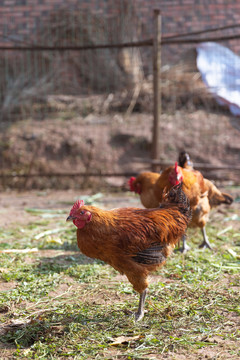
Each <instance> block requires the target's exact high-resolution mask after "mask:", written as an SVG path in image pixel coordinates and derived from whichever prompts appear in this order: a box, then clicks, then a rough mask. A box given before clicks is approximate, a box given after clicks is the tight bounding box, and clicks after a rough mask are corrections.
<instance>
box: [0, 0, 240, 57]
mask: <svg viewBox="0 0 240 360" xmlns="http://www.w3.org/2000/svg"><path fill="white" fill-rule="evenodd" d="M121 3H122V4H124V3H123V1H122V2H121V1H120V2H118V3H117V4H116V1H114V0H1V2H0V45H11V44H14V43H15V44H16V43H18V44H19V42H20V43H21V41H25V42H26V41H27V42H28V43H31V42H32V40H31V39H32V38H33V36H32V35H33V34H34V33H35V31H36V29H37V27H38V26H39V24H42V23H43V22H44V20H45V19H47V18H49V16H50V15H51V14H52V13H54V12H55V13H56V12H58V11H60V10H63V9H65V10H67V11H71V10H77V9H78V10H79V9H85V10H86V9H89V10H91V12H108V13H109V12H110V13H111V12H112V13H113V12H115V13H116V12H119V11H121ZM119 4H120V5H119ZM134 4H135V5H136V9H137V12H138V13H139V16H140V17H141V19H142V20H143V22H144V23H145V24H146V27H147V28H148V29H149V32H150V33H151V25H152V11H153V9H154V8H160V9H161V12H162V24H163V26H162V29H163V34H168V35H173V34H177V33H185V32H192V31H196V30H203V29H208V28H211V27H213V28H214V27H218V26H225V25H232V24H236V23H240V1H237V0H228V1H226V0H134ZM234 33H235V34H237V33H240V29H239V30H238V29H235V30H231V31H230V30H228V31H225V32H224V34H225V35H229V34H234ZM215 35H216V34H215ZM218 35H220V33H219V34H218ZM209 36H210V35H209ZM223 45H227V46H229V47H230V48H231V50H233V51H235V52H236V53H238V54H240V41H239V40H231V41H229V42H226V43H223ZM189 47H193V45H188V46H187V45H184V46H183V45H179V46H177V45H174V46H173V45H172V46H167V47H164V49H163V58H164V62H169V61H170V62H171V61H173V60H177V59H178V57H179V55H181V53H182V52H183V51H185V50H186V49H187V48H189Z"/></svg>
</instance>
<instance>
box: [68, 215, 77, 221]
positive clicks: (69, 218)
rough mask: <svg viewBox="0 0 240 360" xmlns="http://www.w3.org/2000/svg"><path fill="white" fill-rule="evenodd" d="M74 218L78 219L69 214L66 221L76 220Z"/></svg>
mask: <svg viewBox="0 0 240 360" xmlns="http://www.w3.org/2000/svg"><path fill="white" fill-rule="evenodd" d="M74 219H76V218H75V217H74V216H68V217H67V219H66V221H72V220H74Z"/></svg>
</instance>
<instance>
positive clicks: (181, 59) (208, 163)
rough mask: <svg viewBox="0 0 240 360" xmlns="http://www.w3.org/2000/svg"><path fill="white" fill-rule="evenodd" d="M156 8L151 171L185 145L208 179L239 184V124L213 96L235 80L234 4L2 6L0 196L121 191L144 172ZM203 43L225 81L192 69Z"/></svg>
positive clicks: (237, 15)
mask: <svg viewBox="0 0 240 360" xmlns="http://www.w3.org/2000/svg"><path fill="white" fill-rule="evenodd" d="M154 9H160V10H161V23H162V24H161V33H160V36H161V46H160V50H159V53H160V56H161V72H160V76H159V80H160V92H161V116H160V117H159V125H158V128H159V156H158V160H159V162H158V164H157V166H158V169H157V170H158V171H160V170H161V169H163V168H164V167H165V166H167V165H168V164H173V163H174V162H175V160H177V157H178V152H179V151H180V150H182V149H185V150H187V151H188V152H189V153H190V155H191V159H192V160H193V162H194V165H195V168H199V169H200V170H201V171H202V173H203V174H204V176H206V177H208V178H210V179H214V180H218V181H227V182H230V183H234V184H236V183H237V184H239V173H240V161H239V160H240V141H239V138H240V136H239V135H240V118H239V115H238V114H236V113H233V112H232V111H231V107H229V103H231V101H229V100H225V99H222V98H221V97H219V96H218V95H216V93H218V90H219V89H218V88H217V87H219V86H221V89H220V90H222V89H223V90H226V88H229V87H230V88H231V90H232V89H234V91H235V90H236V91H237V90H238V86H239V84H240V81H239V79H238V77H239V78H240V74H239V73H237V72H236V70H234V69H236V68H237V67H238V66H239V67H240V58H238V56H237V55H238V54H239V51H240V42H239V38H240V12H239V10H240V4H239V3H238V2H236V1H235V0H229V1H228V2H223V1H221V0H215V1H212V0H209V1H207V2H205V1H201V2H200V1H198V0H191V1H189V0H181V1H180V0H179V1H178V0H174V1H163V0H158V1H156V0H148V1H146V0H136V1H133V0H132V1H131V0H115V1H113V0H105V1H104V0H85V1H83V0H82V1H76V0H68V1H67V2H66V1H63V0H52V1H44V0H38V1H34V2H33V1H31V0H8V1H6V0H3V1H2V2H1V5H0V11H1V14H2V15H1V20H0V128H1V133H0V164H1V166H0V189H1V190H5V189H9V188H13V189H18V190H23V189H24V190H26V189H30V188H31V189H44V188H54V189H67V188H84V187H85V188H86V187H87V188H92V189H94V190H96V189H100V188H107V189H108V188H111V189H114V188H119V187H120V188H121V187H124V186H125V183H126V178H127V177H128V176H129V175H134V174H136V173H138V172H140V171H143V170H149V169H151V168H152V155H151V151H152V139H153V99H154V89H153V80H154V73H153V38H154V17H153V12H154ZM207 42H211V43H214V45H215V44H218V46H219V47H217V50H218V58H221V56H219V53H220V54H221V51H222V54H223V56H222V58H223V65H222V66H221V64H220V66H213V67H212V68H211V69H210V75H211V77H212V78H213V79H218V78H219V77H220V78H221V79H222V76H221V74H222V72H224V79H225V80H226V79H227V80H226V81H227V85H226V83H221V85H219V86H218V85H217V84H218V83H216V84H215V85H214V86H215V88H213V87H211V86H210V85H209V86H208V85H207V84H206V78H207V77H206V76H205V77H204V74H203V73H202V72H201V71H200V70H199V66H198V56H199V54H200V53H199V49H201V46H202V44H205V43H207ZM226 48H227V49H229V50H231V51H232V52H233V53H234V54H235V55H236V56H235V57H233V58H232V57H230V56H228V53H227V55H226ZM213 54H214V52H213ZM210 56H211V55H210ZM226 58H228V63H226V62H225V60H226ZM231 59H233V60H231ZM238 59H239V62H238ZM209 61H210V60H209ZM211 61H212V60H211ZM212 62H213V61H212ZM233 62H234V63H233ZM229 64H230V65H229ZM213 65H214V62H213ZM232 69H233V70H232ZM234 71H235V72H234ZM205 75H206V74H205ZM237 95H238V93H237ZM230 105H231V104H230ZM234 106H235V103H234Z"/></svg>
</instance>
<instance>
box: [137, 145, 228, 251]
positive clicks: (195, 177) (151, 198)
mask: <svg viewBox="0 0 240 360" xmlns="http://www.w3.org/2000/svg"><path fill="white" fill-rule="evenodd" d="M178 160H179V165H181V166H178V164H177V163H175V166H170V167H168V168H167V169H165V170H164V171H163V172H162V173H161V174H160V175H158V174H156V173H150V172H145V173H141V174H139V175H138V177H137V178H136V179H135V181H133V182H132V183H133V184H134V186H135V188H134V187H132V190H134V191H136V192H138V193H139V194H140V199H141V202H142V204H143V206H145V207H146V208H152V207H156V206H157V204H158V203H160V202H161V201H162V196H163V192H164V189H165V190H167V191H169V190H170V189H171V187H172V186H173V185H176V184H178V183H180V182H182V189H183V191H184V192H185V194H186V195H187V196H188V198H189V200H190V206H191V209H192V221H191V222H190V224H189V226H190V227H198V228H200V229H201V232H202V234H203V242H202V243H201V244H200V247H201V248H209V249H211V245H210V243H209V240H208V238H207V234H206V230H205V225H206V223H207V221H208V219H209V212H210V209H211V208H212V207H214V206H218V205H220V204H231V203H232V201H233V198H232V197H231V196H230V195H229V194H226V193H222V192H221V191H219V190H218V189H217V187H216V186H215V185H214V184H213V183H212V182H211V181H209V180H207V179H205V178H204V177H203V175H202V174H201V172H200V171H197V170H195V169H194V168H193V164H192V162H191V160H190V156H189V154H188V153H186V152H185V151H181V152H180V153H179V157H178ZM151 174H154V177H153V178H152V180H151V181H150V180H149V179H151ZM137 179H138V180H137ZM188 249H189V247H188V246H187V244H186V238H185V237H184V238H183V248H182V251H183V252H185V251H187V250H188Z"/></svg>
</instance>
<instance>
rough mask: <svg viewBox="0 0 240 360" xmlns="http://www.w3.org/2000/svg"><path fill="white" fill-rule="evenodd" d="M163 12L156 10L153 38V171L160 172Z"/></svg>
mask: <svg viewBox="0 0 240 360" xmlns="http://www.w3.org/2000/svg"><path fill="white" fill-rule="evenodd" d="M160 74H161V12H160V10H154V37H153V128H152V154H151V155H152V156H151V159H152V171H158V165H157V164H156V163H154V162H156V161H159V149H160V144H159V125H160V114H161V80H160Z"/></svg>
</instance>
